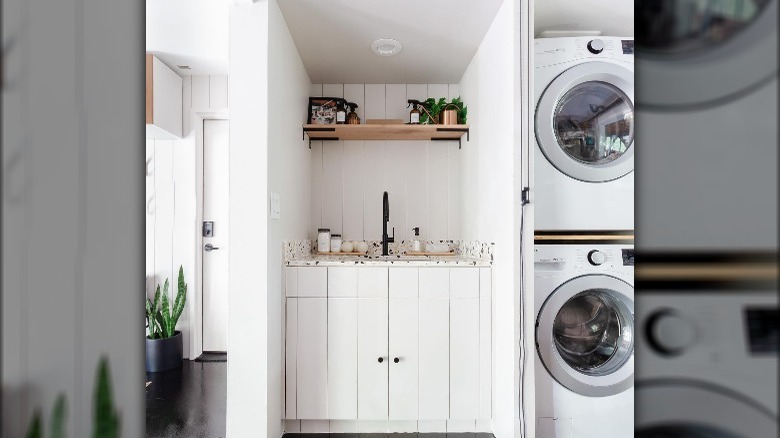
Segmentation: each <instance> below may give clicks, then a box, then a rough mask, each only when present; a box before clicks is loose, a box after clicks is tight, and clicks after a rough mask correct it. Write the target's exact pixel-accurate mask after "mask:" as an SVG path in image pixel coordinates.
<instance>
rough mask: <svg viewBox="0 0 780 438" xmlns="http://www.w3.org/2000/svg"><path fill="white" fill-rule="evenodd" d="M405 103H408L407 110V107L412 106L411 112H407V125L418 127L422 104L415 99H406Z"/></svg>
mask: <svg viewBox="0 0 780 438" xmlns="http://www.w3.org/2000/svg"><path fill="white" fill-rule="evenodd" d="M407 102H409V104H408V105H406V107H407V108H409V106H412V110H411V111H409V124H411V125H419V124H420V105H421V104H422V102H420V101H419V100H417V99H408V100H407Z"/></svg>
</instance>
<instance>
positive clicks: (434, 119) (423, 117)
mask: <svg viewBox="0 0 780 438" xmlns="http://www.w3.org/2000/svg"><path fill="white" fill-rule="evenodd" d="M422 105H423V107H424V108H423V112H422V114H420V123H421V124H432V123H440V124H443V125H454V124H466V119H467V116H468V107H467V106H466V105H464V104H463V101H462V100H461V99H460V96H458V97H454V98H452V100H451V101H449V102H447V98H445V97H440V98H439V99H434V98H433V97H429V98H428V99H426V100H425V101H424V102H422Z"/></svg>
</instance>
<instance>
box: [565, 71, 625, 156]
mask: <svg viewBox="0 0 780 438" xmlns="http://www.w3.org/2000/svg"><path fill="white" fill-rule="evenodd" d="M554 117H555V119H554V124H555V137H556V139H557V140H558V145H559V146H560V147H561V149H563V151H564V152H566V154H567V155H568V156H570V157H571V158H573V159H575V160H577V161H579V162H582V163H586V164H604V163H609V162H612V161H614V160H616V159H618V158H619V157H620V156H621V155H623V153H625V152H626V151H627V150H628V148H629V147H631V143H633V140H634V124H633V118H634V108H633V105H632V104H631V101H630V99H629V98H628V97H627V96H626V95H625V93H623V92H622V91H621V90H620V89H619V88H617V87H615V86H614V85H611V84H609V83H606V82H599V81H590V82H584V83H581V84H578V85H576V86H574V87H572V88H571V89H570V90H569V91H567V92H566V94H564V95H563V97H562V98H561V99H560V101H559V103H558V105H557V107H556V108H555V116H554Z"/></svg>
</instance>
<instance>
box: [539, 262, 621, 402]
mask: <svg viewBox="0 0 780 438" xmlns="http://www.w3.org/2000/svg"><path fill="white" fill-rule="evenodd" d="M633 314H634V288H633V287H632V286H631V285H630V284H628V283H626V282H625V281H623V280H620V279H618V278H615V277H612V276H608V275H600V274H599V275H596V274H594V275H583V276H581V277H575V278H573V279H571V280H569V281H567V282H566V283H564V284H562V285H561V286H559V287H558V288H557V289H555V291H554V292H553V293H552V294H550V296H549V297H548V298H547V301H545V303H544V304H543V305H542V308H541V310H539V315H538V316H537V320H536V348H537V351H538V354H539V358H540V359H541V360H542V363H543V364H544V367H545V368H546V369H547V371H548V372H549V373H550V374H551V375H552V377H553V378H554V379H555V380H557V381H558V382H559V383H560V384H561V385H563V386H565V387H566V388H568V389H570V390H572V391H574V392H576V393H578V394H582V395H586V396H593V397H602V396H607V395H612V394H617V393H620V392H622V391H625V390H626V389H628V388H630V387H631V386H632V385H633V384H634V315H633ZM539 372H541V371H539Z"/></svg>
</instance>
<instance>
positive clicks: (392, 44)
mask: <svg viewBox="0 0 780 438" xmlns="http://www.w3.org/2000/svg"><path fill="white" fill-rule="evenodd" d="M402 48H403V46H402V45H401V43H399V42H398V41H396V40H394V39H392V38H380V39H378V40H376V41H374V42H373V43H371V51H372V52H374V53H376V54H377V55H380V56H393V55H397V54H399V53H400V52H401V49H402Z"/></svg>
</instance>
